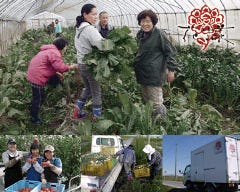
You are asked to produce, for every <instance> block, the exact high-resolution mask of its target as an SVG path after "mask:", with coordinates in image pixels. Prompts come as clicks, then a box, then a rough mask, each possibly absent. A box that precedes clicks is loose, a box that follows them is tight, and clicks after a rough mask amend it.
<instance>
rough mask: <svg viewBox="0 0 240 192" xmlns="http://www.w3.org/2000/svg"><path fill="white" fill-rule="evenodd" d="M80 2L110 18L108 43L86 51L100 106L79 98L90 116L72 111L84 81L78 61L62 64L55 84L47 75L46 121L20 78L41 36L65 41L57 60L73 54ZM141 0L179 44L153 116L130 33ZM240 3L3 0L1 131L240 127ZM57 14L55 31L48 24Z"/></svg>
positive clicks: (228, 130)
mask: <svg viewBox="0 0 240 192" xmlns="http://www.w3.org/2000/svg"><path fill="white" fill-rule="evenodd" d="M86 4H93V5H95V6H96V10H97V19H98V20H97V22H96V24H95V25H97V24H98V22H99V13H101V12H106V13H107V15H108V23H109V26H110V25H111V26H113V27H114V29H113V30H112V31H111V32H110V33H109V35H108V36H107V37H106V38H105V40H103V42H102V46H103V47H105V49H103V50H98V49H97V48H93V49H92V52H91V53H89V54H87V55H85V57H84V58H83V60H84V61H85V63H86V65H87V66H88V70H90V71H91V72H92V73H93V75H94V77H95V79H96V80H97V82H99V83H100V84H101V99H102V104H101V107H100V108H101V112H102V114H101V116H100V117H99V118H97V120H96V119H94V120H93V119H92V110H93V114H95V112H94V110H95V108H94V109H92V106H93V105H95V101H94V99H91V98H90V99H88V100H87V101H84V104H85V110H86V114H87V116H86V117H84V118H74V114H73V113H75V111H74V110H75V107H76V103H77V101H78V99H79V96H80V95H81V91H82V89H83V88H84V86H85V84H84V82H83V79H82V76H81V75H80V73H79V70H77V69H74V70H70V71H69V72H67V73H64V74H60V76H61V78H60V85H57V86H55V88H53V87H51V86H48V85H46V87H45V94H46V95H45V96H46V97H45V101H44V104H43V105H42V106H41V110H40V112H39V116H40V117H41V119H42V120H43V121H42V120H41V121H40V119H39V121H32V122H31V120H30V118H31V117H30V111H31V102H32V101H31V99H32V88H31V86H32V84H30V83H29V82H28V80H27V78H26V75H27V71H28V67H29V63H30V61H31V59H32V58H33V57H34V56H35V55H36V54H37V53H38V52H39V50H40V47H41V46H42V45H46V44H52V42H53V41H55V38H56V37H59V36H61V37H63V38H65V39H66V40H67V41H68V46H67V51H66V52H65V53H64V54H63V57H62V58H63V62H64V63H66V64H77V63H78V61H79V60H78V59H79V58H78V56H77V55H78V54H79V53H77V50H76V42H74V41H75V39H74V38H75V34H76V29H75V28H76V21H77V18H78V16H80V15H81V10H82V8H83V6H84V5H86ZM143 10H152V11H153V12H154V13H155V14H156V17H157V20H158V21H157V23H156V25H155V26H154V27H156V28H158V29H161V31H163V32H164V34H166V38H167V39H168V40H167V42H168V41H169V42H170V44H171V45H173V47H174V49H176V54H175V56H174V57H175V60H176V63H177V65H176V66H177V67H176V68H174V69H171V68H170V69H169V70H170V72H171V70H174V73H175V80H174V81H173V82H171V83H170V82H167V83H165V84H163V85H162V94H163V98H164V101H163V104H164V106H165V107H166V111H167V112H166V113H167V115H166V117H159V116H158V117H156V118H155V117H153V115H152V114H154V111H153V108H154V106H153V103H152V102H146V103H145V102H143V100H142V95H141V85H140V84H139V83H138V79H136V74H135V65H134V63H135V62H136V61H135V59H136V55H137V54H136V53H137V51H138V49H139V46H138V42H137V39H136V37H137V34H138V32H139V30H141V25H140V23H139V22H138V19H137V18H138V15H139V13H140V12H142V11H143ZM239 10H240V0H235V1H233V0H219V1H214V0H201V1H197V0H168V1H166V0H131V1H130V0H124V1H123V0H101V1H97V0H92V1H88V0H86V1H75V0H38V1H33V0H12V1H6V0H2V1H1V2H0V131H1V132H2V133H3V134H26V133H33V134H36V133H37V134H79V135H92V134H234V133H238V132H239V128H240V116H239V114H240V54H239V51H240V46H239V43H240V35H239V32H240V25H239V23H238V22H239V20H240V11H239ZM56 21H57V22H56ZM59 24H60V25H61V27H62V29H61V30H60V32H56V31H54V30H56V26H57V25H59ZM55 33H56V34H55ZM79 36H80V33H79ZM89 36H90V34H89ZM80 46H81V44H80ZM78 64H79V63H78ZM73 68H74V66H73ZM64 72H65V71H64ZM58 80H59V78H58ZM90 94H91V93H90ZM85 102H86V103H85ZM96 106H98V105H96ZM96 108H97V107H96ZM77 113H78V114H77V116H78V117H80V116H81V115H79V112H77ZM72 114H73V115H72ZM84 116H85V114H84ZM36 122H37V124H34V123H36Z"/></svg>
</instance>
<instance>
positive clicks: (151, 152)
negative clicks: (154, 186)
mask: <svg viewBox="0 0 240 192" xmlns="http://www.w3.org/2000/svg"><path fill="white" fill-rule="evenodd" d="M143 152H144V153H146V154H147V166H148V167H150V178H149V179H150V180H153V179H154V176H155V175H158V174H159V171H160V169H161V168H162V156H161V154H160V153H159V152H158V151H157V150H156V149H155V148H153V147H152V146H151V145H150V144H147V145H145V147H144V148H143Z"/></svg>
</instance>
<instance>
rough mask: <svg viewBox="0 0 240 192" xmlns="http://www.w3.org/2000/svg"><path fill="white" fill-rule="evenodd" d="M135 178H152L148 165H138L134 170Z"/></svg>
mask: <svg viewBox="0 0 240 192" xmlns="http://www.w3.org/2000/svg"><path fill="white" fill-rule="evenodd" d="M133 172H134V176H135V177H136V178H139V177H149V176H150V169H149V168H148V167H146V165H138V166H136V167H135V168H134V170H133Z"/></svg>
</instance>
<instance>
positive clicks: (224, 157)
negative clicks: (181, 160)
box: [183, 136, 240, 192]
mask: <svg viewBox="0 0 240 192" xmlns="http://www.w3.org/2000/svg"><path fill="white" fill-rule="evenodd" d="M183 175H184V181H183V184H184V185H185V186H186V188H187V190H188V191H193V189H199V190H201V191H206V192H214V191H221V192H225V191H237V190H238V185H239V183H240V140H239V139H237V138H234V137H231V136H222V137H220V138H219V139H216V140H214V141H212V142H210V143H208V144H206V145H204V146H202V147H199V148H197V149H195V150H193V151H192V152H191V164H190V165H187V166H186V168H185V170H184V173H183Z"/></svg>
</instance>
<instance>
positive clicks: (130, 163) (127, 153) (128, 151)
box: [115, 145, 136, 180]
mask: <svg viewBox="0 0 240 192" xmlns="http://www.w3.org/2000/svg"><path fill="white" fill-rule="evenodd" d="M121 154H123V157H122V162H123V165H124V169H125V172H126V174H127V178H128V180H132V179H133V177H132V169H133V167H134V166H135V164H136V154H135V151H134V147H133V145H129V146H128V147H126V148H124V149H122V150H120V151H118V152H117V153H116V155H115V156H119V155H121Z"/></svg>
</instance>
